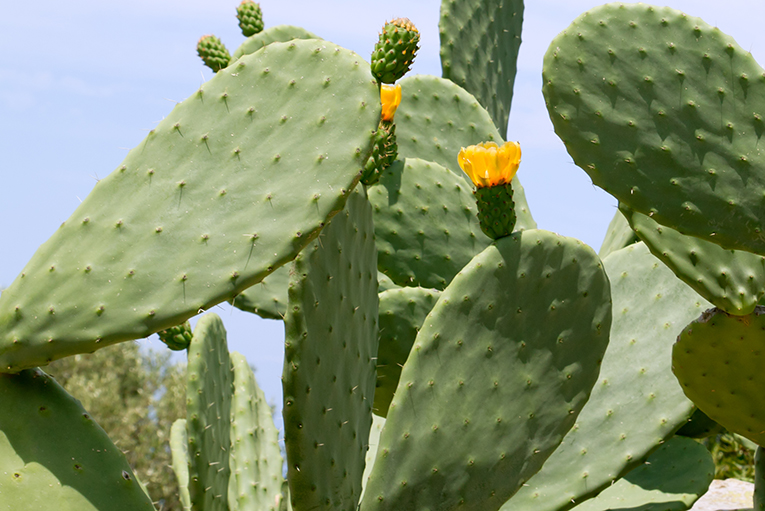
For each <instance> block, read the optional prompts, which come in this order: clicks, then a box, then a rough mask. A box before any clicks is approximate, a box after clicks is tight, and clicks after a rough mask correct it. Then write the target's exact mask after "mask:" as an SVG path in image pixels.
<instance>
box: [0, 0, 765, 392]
mask: <svg viewBox="0 0 765 511" xmlns="http://www.w3.org/2000/svg"><path fill="white" fill-rule="evenodd" d="M6 3H7V4H8V5H4V6H3V16H2V17H1V18H0V47H2V49H3V58H2V59H0V120H1V121H2V122H0V154H2V158H1V159H0V218H2V219H3V221H2V222H0V287H3V286H7V285H9V284H10V283H11V281H12V280H13V279H14V278H15V277H16V275H17V274H18V273H19V272H20V271H21V269H22V267H23V266H24V264H25V263H26V261H27V260H28V259H29V258H30V257H31V256H32V254H33V253H34V251H35V250H36V248H37V247H38V246H39V245H40V244H42V243H43V242H44V241H45V240H46V239H47V238H48V237H49V236H50V235H51V234H52V233H53V231H54V230H55V229H56V228H57V227H58V225H59V224H61V222H63V221H64V220H66V219H67V218H68V217H69V215H70V214H71V213H72V211H73V210H74V209H75V208H76V207H77V205H78V204H79V199H81V198H84V197H85V196H86V195H87V194H88V192H89V191H90V189H91V188H92V187H93V185H94V184H95V179H96V178H102V177H104V176H106V175H107V174H108V173H109V172H110V171H111V170H112V169H114V168H116V167H117V166H118V164H119V163H120V162H121V161H122V159H123V158H124V157H125V155H126V154H127V150H128V149H129V148H131V147H133V146H135V145H137V144H138V143H139V142H140V141H141V140H142V139H143V138H144V136H145V135H146V132H147V131H148V130H150V129H152V128H153V127H154V126H155V124H156V123H157V122H158V121H159V120H161V119H162V118H163V116H164V115H166V114H167V113H168V112H170V110H171V109H172V107H173V101H181V100H183V99H185V98H186V97H187V96H189V95H190V94H191V93H193V92H194V91H195V90H197V88H198V87H199V85H200V83H202V81H203V80H207V79H209V78H210V77H211V76H212V73H211V72H210V71H209V70H208V69H206V68H205V67H204V66H203V65H202V63H201V61H200V60H199V58H198V57H197V56H196V52H195V45H196V41H197V39H198V38H199V37H200V36H202V35H204V34H209V33H213V34H215V35H217V36H218V37H220V38H221V39H222V40H223V41H224V43H226V44H227V45H228V47H229V49H230V50H231V51H233V50H234V49H235V48H236V47H237V46H238V45H239V43H240V42H241V41H242V40H243V39H244V38H243V36H242V35H241V33H240V32H239V28H238V26H237V24H236V19H235V17H234V9H235V6H236V3H237V2H236V0H234V1H233V2H228V1H226V2H221V1H204V2H203V1H196V0H184V1H181V0H152V1H149V0H132V1H131V2H103V1H95V0H80V1H78V0H72V1H69V2H60V1H55V2H54V1H50V0H37V1H35V2H26V3H19V2H13V4H12V5H11V2H6ZM600 3H602V2H596V1H586V0H568V1H567V0H529V1H528V2H527V4H528V5H527V6H526V10H525V15H524V28H523V36H522V39H523V43H522V45H521V55H520V59H519V72H518V76H517V79H516V88H515V96H514V100H513V109H512V112H511V118H510V126H509V130H508V138H510V139H513V140H519V141H520V142H521V145H522V147H523V161H522V164H521V169H520V171H519V174H518V175H519V177H520V179H521V181H522V182H523V183H524V185H525V187H526V192H527V195H528V199H529V204H530V207H531V210H532V213H533V215H534V217H535V218H536V220H537V222H538V224H539V226H540V228H544V229H548V230H551V231H556V232H559V233H561V234H564V235H567V236H573V237H576V238H579V239H581V240H583V241H585V242H586V243H588V244H589V245H592V246H593V247H594V248H595V249H596V250H597V249H598V247H599V245H600V242H601V240H602V239H603V236H604V233H605V229H606V226H607V225H608V222H609V221H610V220H611V217H612V216H613V213H614V206H615V201H614V200H613V199H612V198H611V197H610V196H608V195H607V194H606V193H604V192H602V191H601V190H599V189H597V188H595V187H594V186H592V184H591V183H590V181H589V178H588V177H587V175H586V174H585V173H584V172H583V171H581V170H580V169H579V168H577V167H576V166H574V165H573V163H572V162H571V160H570V158H569V157H568V155H567V154H566V152H565V149H564V148H563V144H562V143H561V142H560V140H559V139H558V138H557V137H556V136H555V134H554V133H553V131H552V125H551V124H550V121H549V118H548V116H547V112H546V110H545V108H544V102H543V99H542V94H541V92H540V89H541V62H542V55H543V54H544V52H545V51H546V49H547V46H548V44H549V42H550V40H551V39H552V38H553V37H554V36H555V35H556V34H557V33H558V32H560V31H561V30H563V29H564V28H565V27H566V26H567V25H568V24H569V23H570V22H571V21H572V20H573V19H574V18H575V17H576V16H578V15H579V14H580V13H582V12H583V11H585V10H586V9H588V8H590V7H593V6H595V5H598V4H600ZM261 5H262V7H263V11H264V20H265V23H266V26H274V25H278V24H293V25H299V26H302V27H304V28H306V29H308V30H310V31H312V32H314V33H316V34H318V35H320V36H322V37H324V38H326V39H328V40H331V41H333V42H335V43H337V44H340V45H342V46H345V47H347V48H350V49H352V50H354V51H356V52H358V53H360V54H361V55H362V56H364V57H365V58H367V56H368V55H369V53H370V52H371V50H372V47H373V45H374V42H375V41H376V39H377V32H378V31H379V29H380V27H381V26H382V24H383V22H384V21H386V20H387V19H390V18H393V17H399V16H406V17H409V18H410V19H411V20H412V21H413V22H414V23H415V24H416V25H417V27H418V28H419V30H420V32H421V34H422V37H423V39H422V45H421V46H422V48H421V50H420V53H419V55H418V57H417V61H416V62H415V66H414V70H413V72H415V73H425V74H436V75H440V63H439V59H438V10H439V5H440V2H438V1H433V0H428V1H413V0H409V1H400V0H395V1H393V0H391V1H387V2H366V1H363V2H362V1H350V0H346V1H325V2H319V1H316V0H313V1H294V2H289V1H281V2H280V1H266V0H264V1H262V2H261ZM670 5H671V6H672V7H675V8H678V9H681V10H684V11H686V12H687V13H688V14H691V15H694V16H699V17H701V18H703V19H704V20H705V21H707V22H708V23H710V24H712V25H716V26H718V27H720V28H721V29H722V30H723V31H724V32H726V33H728V34H729V35H732V36H733V37H734V38H735V39H736V40H737V42H738V43H739V45H741V46H742V47H743V48H744V49H746V50H749V51H751V52H752V53H753V54H754V56H755V58H757V59H759V61H760V62H765V35H763V30H762V20H763V19H765V2H762V1H761V0H730V1H727V2H725V3H722V4H721V3H720V2H719V1H708V0H695V1H693V0H683V1H673V2H671V3H670ZM216 312H218V313H219V314H220V315H221V316H222V317H223V319H224V322H225V323H226V327H227V328H228V330H229V345H230V348H231V349H232V350H236V351H240V352H242V353H244V354H245V355H246V356H247V358H248V360H249V361H250V362H251V363H252V364H253V365H255V366H256V367H257V369H258V372H257V377H258V380H259V382H260V384H261V386H262V387H263V388H264V390H265V392H266V394H267V396H268V398H269V401H271V402H273V403H279V402H280V400H281V398H280V395H281V384H280V381H279V378H280V376H281V369H282V342H283V330H282V325H281V323H280V322H275V321H265V320H260V319H259V318H257V317H255V316H252V315H249V314H245V313H242V312H239V311H236V310H234V311H231V310H230V308H228V307H221V308H216ZM157 344H158V343H157V342H155V343H154V345H157Z"/></svg>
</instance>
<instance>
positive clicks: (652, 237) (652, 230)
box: [621, 206, 765, 316]
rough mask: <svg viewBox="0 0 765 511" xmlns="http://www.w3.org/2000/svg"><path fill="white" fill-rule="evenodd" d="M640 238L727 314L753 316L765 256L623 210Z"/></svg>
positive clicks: (764, 289) (763, 289)
mask: <svg viewBox="0 0 765 511" xmlns="http://www.w3.org/2000/svg"><path fill="white" fill-rule="evenodd" d="M621 209H622V212H623V213H624V215H625V216H626V217H627V219H628V220H629V222H630V225H631V226H632V228H633V229H634V230H635V232H636V233H637V235H638V236H640V239H642V240H643V241H644V242H645V244H646V246H648V248H649V249H650V250H651V253H652V254H653V255H655V256H656V257H658V258H659V259H661V261H662V262H663V263H664V264H666V265H667V266H668V267H669V268H670V269H671V270H672V271H673V272H674V273H675V275H677V278H679V279H680V280H682V281H683V282H685V283H686V284H688V285H689V286H691V287H692V288H693V289H695V290H696V292H697V293H698V294H700V295H701V296H703V297H704V298H705V299H707V300H708V301H710V302H712V303H713V304H714V305H715V306H717V307H719V308H721V309H722V310H724V311H725V312H727V313H728V314H735V315H737V316H745V315H747V314H750V313H751V312H752V311H753V310H754V307H755V306H756V305H757V302H759V301H760V299H761V298H762V296H763V295H765V257H763V256H761V255H757V254H753V253H751V252H744V251H743V250H729V249H725V248H722V247H721V246H720V245H717V244H715V243H712V242H710V241H706V240H702V239H701V238H696V237H695V236H686V235H684V234H680V233H679V232H678V231H676V230H674V229H672V228H670V227H666V226H664V225H661V224H659V223H657V222H655V221H654V220H653V219H652V218H650V217H648V216H646V215H644V214H642V213H638V212H637V211H633V210H631V209H629V208H627V207H626V206H622V207H621Z"/></svg>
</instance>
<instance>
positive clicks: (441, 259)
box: [369, 158, 491, 289]
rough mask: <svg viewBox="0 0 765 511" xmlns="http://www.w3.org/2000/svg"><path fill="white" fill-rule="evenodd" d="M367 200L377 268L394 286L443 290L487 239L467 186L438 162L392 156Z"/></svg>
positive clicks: (486, 242) (484, 246)
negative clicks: (372, 225)
mask: <svg viewBox="0 0 765 511" xmlns="http://www.w3.org/2000/svg"><path fill="white" fill-rule="evenodd" d="M369 201H370V202H371V203H372V206H373V208H374V219H375V238H376V240H377V251H378V267H379V269H380V271H382V272H383V273H384V274H386V275H387V276H388V277H390V278H391V280H392V281H393V282H394V283H395V284H396V285H398V286H421V287H424V288H430V289H444V288H445V287H446V286H447V284H449V282H451V280H452V278H453V277H454V276H455V275H456V274H457V272H458V271H460V270H461V269H462V267H463V266H465V265H466V264H467V263H468V262H470V260H471V259H472V258H473V256H474V255H476V254H477V253H479V252H481V251H482V250H483V249H484V248H486V247H487V246H488V245H489V243H491V240H490V239H489V238H487V237H486V236H484V234H483V233H482V232H481V227H480V226H479V224H478V216H477V215H478V210H477V209H476V204H475V199H474V198H473V194H472V193H471V188H470V186H469V185H467V183H465V181H464V180H463V179H462V178H460V177H459V176H457V175H456V174H454V173H453V172H451V171H450V170H448V169H445V168H444V167H442V166H440V165H438V164H437V163H431V162H427V161H424V160H419V159H416V158H407V159H406V160H404V161H396V162H395V163H394V164H393V165H391V166H390V167H388V168H387V169H386V170H385V171H384V172H383V173H382V176H381V177H380V183H379V184H377V185H375V186H372V187H370V188H369Z"/></svg>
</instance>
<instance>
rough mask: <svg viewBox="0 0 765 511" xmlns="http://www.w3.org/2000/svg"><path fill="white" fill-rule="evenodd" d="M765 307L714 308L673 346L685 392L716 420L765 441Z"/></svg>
mask: <svg viewBox="0 0 765 511" xmlns="http://www.w3.org/2000/svg"><path fill="white" fill-rule="evenodd" d="M763 331H765V307H763V306H757V307H756V308H755V310H754V312H753V313H752V314H750V315H748V316H731V315H729V314H727V313H725V312H724V311H722V310H720V309H717V308H714V309H710V310H707V311H706V312H704V314H702V315H701V317H700V318H698V319H697V320H696V321H693V322H692V323H690V324H689V325H688V326H687V327H686V328H685V329H684V330H683V331H682V333H681V334H680V335H679V336H678V338H677V342H676V343H675V345H674V347H673V349H672V370H673V371H674V373H675V376H677V379H678V381H679V382H680V385H681V386H682V388H683V392H685V393H686V395H687V396H688V398H689V399H691V400H692V401H693V402H694V403H696V406H698V407H699V409H701V410H702V411H703V412H704V413H705V414H707V415H708V416H709V417H710V418H711V419H713V420H714V421H716V422H719V423H720V424H722V425H723V426H724V427H725V428H726V429H727V430H729V431H731V432H733V433H738V434H740V435H742V436H744V437H746V438H748V439H749V440H751V441H753V442H754V443H756V444H757V445H762V444H765V398H764V397H763V392H762V389H763V388H765V373H764V372H763V371H762V368H763V356H765V335H764V334H763Z"/></svg>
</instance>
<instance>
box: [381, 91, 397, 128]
mask: <svg viewBox="0 0 765 511" xmlns="http://www.w3.org/2000/svg"><path fill="white" fill-rule="evenodd" d="M380 102H381V103H382V120H383V121H388V122H391V121H392V120H393V114H395V113H396V108H398V105H399V104H400V103H401V86H400V85H398V84H396V85H387V84H385V83H384V84H382V86H381V87H380Z"/></svg>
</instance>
